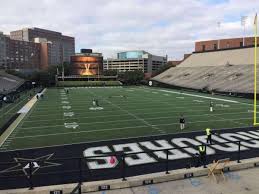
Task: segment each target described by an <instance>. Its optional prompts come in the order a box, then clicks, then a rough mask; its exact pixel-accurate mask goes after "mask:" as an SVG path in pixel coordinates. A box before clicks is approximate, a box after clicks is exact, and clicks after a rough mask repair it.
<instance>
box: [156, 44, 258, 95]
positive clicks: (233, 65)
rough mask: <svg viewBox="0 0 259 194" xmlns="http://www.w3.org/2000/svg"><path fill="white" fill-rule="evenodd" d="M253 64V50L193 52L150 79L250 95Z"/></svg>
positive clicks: (181, 85) (198, 88)
mask: <svg viewBox="0 0 259 194" xmlns="http://www.w3.org/2000/svg"><path fill="white" fill-rule="evenodd" d="M253 62H254V50H253V48H243V49H233V50H223V51H214V52H204V53H193V54H192V55H191V56H190V57H188V58H187V59H186V60H184V61H183V62H182V63H181V64H180V65H178V66H177V67H172V68H170V69H168V70H167V71H165V72H163V73H161V74H159V75H157V76H155V77H154V78H152V80H154V81H157V82H160V83H164V84H169V85H172V86H177V87H183V88H189V89H195V90H207V91H218V92H233V93H244V94H245V93H253V89H254V88H253V84H254V83H253V82H254V78H253V76H254V65H253Z"/></svg>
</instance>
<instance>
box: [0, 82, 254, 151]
mask: <svg viewBox="0 0 259 194" xmlns="http://www.w3.org/2000/svg"><path fill="white" fill-rule="evenodd" d="M210 97H212V98H214V99H213V100H212V101H213V102H214V110H215V111H214V112H212V113H211V112H209V104H210V99H209V98H210ZM93 98H96V99H98V100H99V105H100V106H101V107H103V110H90V109H91V107H93V104H92V100H93ZM252 109H253V105H252V100H247V99H240V98H230V97H222V96H216V95H214V96H211V95H206V94H200V93H190V92H188V93H186V92H184V93H180V92H179V91H177V90H171V89H163V88H148V87H128V88H122V87H117V88H116V87H114V88H74V89H69V94H66V92H65V91H64V89H47V91H46V93H45V95H44V99H41V100H39V101H38V102H37V103H36V105H35V106H34V107H33V108H32V110H31V111H30V112H29V113H28V114H27V116H26V117H25V119H24V120H23V121H22V122H21V123H20V125H19V126H18V127H17V128H16V129H15V130H14V132H13V133H12V134H11V135H10V136H9V138H8V139H7V141H6V142H5V143H4V149H7V150H10V149H20V148H31V147H42V146H51V145H61V144H71V143H79V142H89V141H99V140H110V139H117V138H128V137H137V136H148V135H159V134H166V133H179V132H188V131H195V130H204V128H205V127H210V128H212V129H220V128H232V127H242V126H251V125H252V114H253V113H252ZM180 114H183V115H184V116H185V119H186V122H187V123H186V125H187V126H186V129H184V130H182V131H181V130H180V127H179V116H180ZM2 149H3V148H2Z"/></svg>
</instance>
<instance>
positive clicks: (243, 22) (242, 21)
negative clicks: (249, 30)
mask: <svg viewBox="0 0 259 194" xmlns="http://www.w3.org/2000/svg"><path fill="white" fill-rule="evenodd" d="M246 20H247V16H241V26H243V27H244V32H243V33H244V34H243V47H244V46H245V35H246Z"/></svg>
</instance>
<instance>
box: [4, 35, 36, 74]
mask: <svg viewBox="0 0 259 194" xmlns="http://www.w3.org/2000/svg"><path fill="white" fill-rule="evenodd" d="M40 46H41V45H40V44H38V43H34V42H28V41H20V40H13V39H11V38H10V37H9V36H7V35H4V34H3V33H1V34H0V64H1V65H0V66H1V68H5V69H39V68H40Z"/></svg>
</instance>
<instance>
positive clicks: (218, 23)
mask: <svg viewBox="0 0 259 194" xmlns="http://www.w3.org/2000/svg"><path fill="white" fill-rule="evenodd" d="M220 25H221V23H220V22H217V26H218V50H219V49H220V39H219V34H220Z"/></svg>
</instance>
